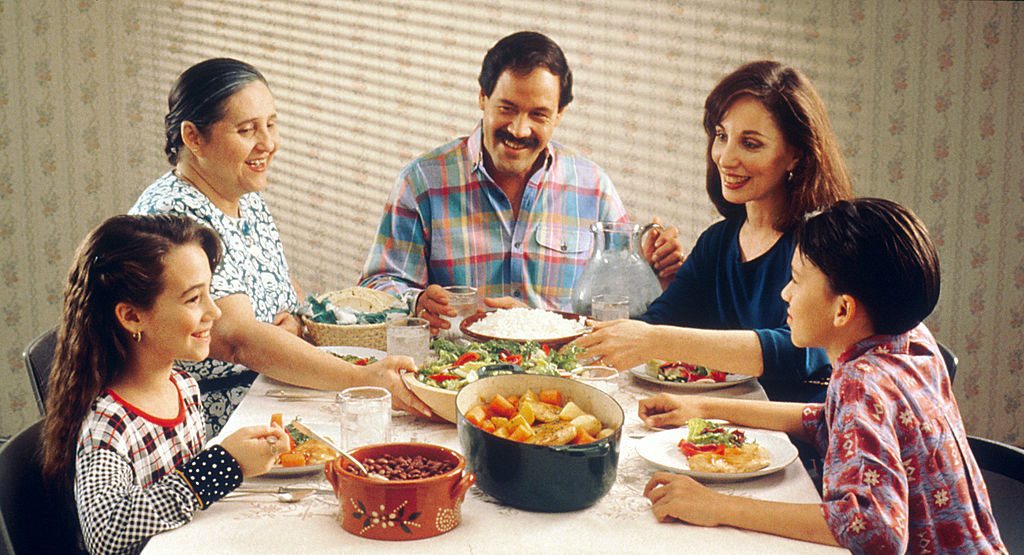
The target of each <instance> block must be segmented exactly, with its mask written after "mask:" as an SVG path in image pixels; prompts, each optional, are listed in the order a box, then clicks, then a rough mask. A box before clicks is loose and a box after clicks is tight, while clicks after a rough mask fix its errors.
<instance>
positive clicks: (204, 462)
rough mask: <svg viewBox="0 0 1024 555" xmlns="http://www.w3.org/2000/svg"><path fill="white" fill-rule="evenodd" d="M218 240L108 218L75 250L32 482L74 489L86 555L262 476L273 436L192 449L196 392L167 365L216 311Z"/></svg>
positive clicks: (205, 331) (205, 232)
mask: <svg viewBox="0 0 1024 555" xmlns="http://www.w3.org/2000/svg"><path fill="white" fill-rule="evenodd" d="M219 258H220V243H219V239H218V237H217V235H216V234H215V233H214V232H213V231H212V230H210V229H208V228H204V227H201V226H199V225H197V224H195V223H192V222H190V221H189V220H187V219H184V218H179V217H173V216H116V217H113V218H110V219H109V220H107V221H106V222H104V223H103V224H101V225H100V226H99V227H98V228H96V229H95V230H93V232H92V233H90V234H89V236H88V237H87V238H86V240H85V241H84V243H83V244H82V246H81V247H79V249H78V253H77V254H76V257H75V262H74V264H73V265H72V267H71V271H70V273H69V275H68V283H67V287H66V289H65V291H64V312H63V319H62V321H61V324H60V328H59V331H58V335H57V350H56V353H55V356H54V362H53V370H52V372H51V374H50V382H49V383H50V395H49V397H48V399H47V413H46V423H45V431H44V439H43V473H44V477H45V478H47V479H48V480H49V482H50V483H52V484H56V485H57V486H58V487H64V488H67V487H68V486H70V485H71V483H72V481H73V484H74V496H75V503H76V505H77V508H78V516H79V521H80V523H81V526H82V534H83V537H84V539H85V545H86V547H87V548H88V550H89V551H90V552H92V553H115V552H116V553H123V552H134V551H138V550H140V549H141V548H142V547H143V546H144V545H145V542H146V540H147V539H148V538H150V537H151V536H153V535H154V534H158V533H160V532H163V531H165V530H170V529H173V528H177V527H178V526H181V525H182V524H185V523H186V522H188V521H189V520H191V518H192V515H193V514H194V513H195V511H196V510H197V509H204V508H206V507H207V506H208V505H209V504H210V503H212V502H213V501H216V500H218V499H220V498H221V497H223V496H224V495H225V494H227V493H228V492H230V491H231V490H233V489H234V488H236V487H238V485H239V484H240V483H241V482H242V478H243V477H244V476H255V475H259V474H262V473H264V472H266V471H267V470H269V468H270V466H271V465H272V464H273V460H274V458H275V456H276V454H277V451H278V448H279V447H278V446H279V443H280V442H283V443H280V445H287V441H288V438H287V435H286V432H284V430H282V429H280V428H271V427H267V426H254V427H250V428H244V429H242V430H239V431H238V432H235V433H234V434H232V435H231V436H229V437H227V438H225V439H224V440H223V442H222V443H221V444H220V445H215V446H212V447H209V448H207V449H203V444H204V443H205V440H206V437H205V427H204V418H203V413H202V404H201V402H200V399H199V387H198V386H197V385H196V382H195V380H194V379H192V378H191V377H190V376H189V375H188V374H187V373H185V372H182V371H180V370H177V369H175V368H174V361H175V360H202V359H204V358H206V356H207V354H208V353H209V349H210V345H209V342H210V327H211V326H212V324H213V321H214V320H216V319H217V318H218V317H219V316H220V310H219V309H218V308H217V306H216V305H215V304H214V303H213V301H212V300H211V299H210V296H209V290H210V275H211V271H212V270H213V268H214V267H216V265H217V262H218V260H219Z"/></svg>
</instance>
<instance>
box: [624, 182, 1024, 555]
mask: <svg viewBox="0 0 1024 555" xmlns="http://www.w3.org/2000/svg"><path fill="white" fill-rule="evenodd" d="M792 270H793V272H792V280H791V281H790V283H789V284H788V285H787V286H786V288H785V289H783V291H782V297H783V299H785V301H786V302H787V303H789V311H788V318H787V321H788V323H789V325H790V328H791V329H792V341H793V343H794V344H795V345H797V346H799V347H821V348H824V349H825V350H826V352H827V353H828V356H829V359H830V361H831V363H832V367H833V368H834V370H833V373H832V381H831V383H830V385H829V389H828V395H827V398H826V401H825V403H824V404H823V405H822V404H812V405H803V404H800V403H772V402H760V401H742V400H736V399H719V398H702V397H686V398H684V397H675V396H668V395H658V396H656V397H653V398H650V399H643V400H641V402H640V417H641V418H642V419H643V420H644V421H645V422H646V423H647V424H649V425H651V426H659V427H660V426H670V425H675V426H678V425H680V424H683V423H685V422H686V421H687V420H688V419H689V418H692V417H697V416H700V417H704V418H724V419H728V420H729V421H731V422H732V423H734V424H738V425H746V426H757V427H761V428H768V429H773V430H780V431H784V432H787V433H788V434H790V435H791V436H793V437H796V438H798V439H802V440H805V441H808V442H810V443H813V444H814V445H815V446H816V447H817V449H818V451H819V452H821V453H822V454H823V456H824V466H823V487H822V503H821V504H820V505H811V504H793V503H779V502H771V501H761V500H756V499H748V498H740V497H735V496H730V495H726V494H721V493H717V492H715V491H713V490H710V489H708V488H706V487H704V486H701V485H700V484H698V483H697V482H695V481H693V480H692V479H690V478H688V477H685V476H677V475H673V474H669V473H664V472H659V473H656V474H655V475H654V476H653V477H652V478H651V480H650V481H649V482H648V484H647V487H646V489H645V492H644V494H645V495H646V496H647V497H648V498H649V499H650V500H651V501H652V503H653V511H654V514H655V516H657V517H658V518H659V519H662V520H669V519H673V518H674V519H679V520H683V521H686V522H690V523H693V524H698V525H704V526H717V525H728V526H735V527H737V528H746V529H750V530H756V531H760V532H766V533H770V534H776V535H781V536H787V537H791V538H796V539H801V540H806V541H812V542H817V543H823V544H830V545H841V546H843V547H846V548H848V549H850V550H851V551H853V552H855V553H905V552H910V553H941V552H949V553H954V552H955V553H1003V552H1005V551H1006V547H1005V546H1004V545H1003V543H1002V540H1001V539H1000V537H999V532H998V530H997V528H996V522H995V519H994V518H993V516H992V509H991V504H990V503H989V498H988V491H987V490H986V488H985V483H984V481H983V479H982V475H981V470H980V469H979V468H978V465H977V463H976V462H975V460H974V456H973V455H972V453H971V451H970V447H969V446H968V444H967V435H966V432H965V431H964V426H963V422H962V420H961V418H960V413H959V410H958V409H957V405H956V400H955V399H954V398H953V392H952V388H951V384H950V381H949V376H948V373H947V371H946V367H945V363H944V362H943V359H942V356H941V354H940V353H939V349H938V346H937V344H936V343H935V340H934V338H933V337H932V335H931V333H930V332H929V331H928V328H927V327H925V325H924V324H922V323H921V322H922V320H924V318H925V317H926V316H928V314H930V313H931V311H932V309H934V307H935V304H936V303H937V301H938V297H939V261H938V255H937V253H936V251H935V247H934V246H933V245H932V243H931V240H930V239H929V238H928V233H927V231H926V230H925V228H924V225H923V224H922V223H921V221H920V220H918V219H917V217H916V216H914V215H913V214H912V213H911V212H910V211H909V210H907V209H906V208H904V207H902V206H900V205H898V204H896V203H894V202H891V201H887V200H883V199H866V198H865V199H857V200H853V201H841V202H838V203H836V204H834V205H833V206H832V207H830V208H828V209H826V210H825V211H823V212H821V213H819V214H816V215H813V216H811V217H808V218H807V219H806V220H805V221H804V222H803V223H802V224H801V227H800V230H799V232H798V239H797V250H796V252H795V254H794V255H793V263H792Z"/></svg>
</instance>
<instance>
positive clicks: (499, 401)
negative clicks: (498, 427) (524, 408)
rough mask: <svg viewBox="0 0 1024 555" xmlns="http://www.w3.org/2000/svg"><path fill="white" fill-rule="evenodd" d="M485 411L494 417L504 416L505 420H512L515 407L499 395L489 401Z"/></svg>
mask: <svg viewBox="0 0 1024 555" xmlns="http://www.w3.org/2000/svg"><path fill="white" fill-rule="evenodd" d="M487 410H488V411H489V412H490V413H491V414H493V415H495V416H504V417H505V418H512V417H513V416H515V414H516V407H514V406H513V405H512V403H509V402H508V399H506V398H504V397H502V396H501V395H495V396H494V398H493V399H491V403H490V404H489V405H488V406H487Z"/></svg>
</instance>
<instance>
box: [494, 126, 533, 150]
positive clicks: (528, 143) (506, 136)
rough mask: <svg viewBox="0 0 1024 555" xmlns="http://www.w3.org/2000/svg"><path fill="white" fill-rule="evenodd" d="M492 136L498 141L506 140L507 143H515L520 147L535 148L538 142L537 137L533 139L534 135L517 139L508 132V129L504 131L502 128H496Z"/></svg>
mask: <svg viewBox="0 0 1024 555" xmlns="http://www.w3.org/2000/svg"><path fill="white" fill-rule="evenodd" d="M494 136H495V137H496V138H497V139H498V140H499V141H504V142H508V143H511V144H513V145H515V146H517V147H521V148H537V145H538V144H540V143H539V141H537V139H535V138H534V137H526V138H524V139H517V138H515V137H513V136H512V134H511V133H509V132H508V131H505V130H504V129H498V130H497V131H495V132H494Z"/></svg>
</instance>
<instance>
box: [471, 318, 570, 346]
mask: <svg viewBox="0 0 1024 555" xmlns="http://www.w3.org/2000/svg"><path fill="white" fill-rule="evenodd" d="M459 329H460V330H461V331H462V333H463V334H464V335H466V336H467V337H470V338H472V339H475V340H477V341H490V340H492V339H500V340H505V341H536V342H537V343H540V344H542V345H547V346H548V347H552V348H558V347H561V346H562V345H565V344H566V343H569V342H570V341H572V340H574V339H576V338H577V337H579V336H581V335H583V334H584V333H587V332H588V331H589V330H590V328H589V327H587V318H586V317H585V316H580V315H579V314H573V313H571V312H557V311H554V310H541V309H539V308H503V309H498V310H493V311H490V312H478V313H477V314H474V315H473V316H470V317H468V318H466V319H465V320H463V321H462V324H461V325H460V326H459Z"/></svg>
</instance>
